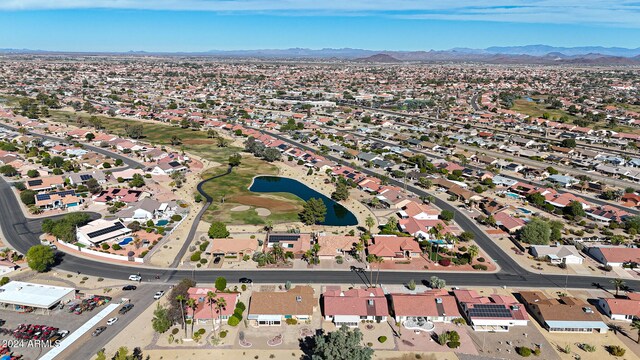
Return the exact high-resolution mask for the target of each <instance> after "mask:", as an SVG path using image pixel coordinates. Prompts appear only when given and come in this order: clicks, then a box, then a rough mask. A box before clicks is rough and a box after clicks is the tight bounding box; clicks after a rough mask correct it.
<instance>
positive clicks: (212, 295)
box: [207, 291, 218, 333]
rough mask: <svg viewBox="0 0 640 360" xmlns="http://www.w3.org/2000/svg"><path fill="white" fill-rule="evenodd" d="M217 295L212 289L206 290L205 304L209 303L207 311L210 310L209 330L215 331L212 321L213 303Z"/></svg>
mask: <svg viewBox="0 0 640 360" xmlns="http://www.w3.org/2000/svg"><path fill="white" fill-rule="evenodd" d="M217 297H218V295H217V294H216V293H214V292H213V291H207V305H209V311H210V312H211V332H212V333H215V330H216V327H215V321H213V305H214V304H215V303H216V298H217Z"/></svg>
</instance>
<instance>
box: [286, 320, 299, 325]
mask: <svg viewBox="0 0 640 360" xmlns="http://www.w3.org/2000/svg"><path fill="white" fill-rule="evenodd" d="M284 322H286V323H287V325H297V324H298V320H296V319H286V320H285V321H284Z"/></svg>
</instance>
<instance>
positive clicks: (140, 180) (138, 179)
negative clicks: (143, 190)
mask: <svg viewBox="0 0 640 360" xmlns="http://www.w3.org/2000/svg"><path fill="white" fill-rule="evenodd" d="M144 185H145V182H144V177H143V176H142V175H140V174H133V177H132V178H131V181H129V186H130V187H135V188H139V187H143V186H144Z"/></svg>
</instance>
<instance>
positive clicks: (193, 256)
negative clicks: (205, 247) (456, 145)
mask: <svg viewBox="0 0 640 360" xmlns="http://www.w3.org/2000/svg"><path fill="white" fill-rule="evenodd" d="M201 254H202V253H201V252H200V251H196V252H194V253H193V254H191V261H194V262H195V261H200V255H201Z"/></svg>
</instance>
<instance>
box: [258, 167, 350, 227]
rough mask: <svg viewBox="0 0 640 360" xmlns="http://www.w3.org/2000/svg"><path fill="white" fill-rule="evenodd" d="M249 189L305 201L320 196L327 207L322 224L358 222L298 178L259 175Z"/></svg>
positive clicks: (343, 208)
mask: <svg viewBox="0 0 640 360" xmlns="http://www.w3.org/2000/svg"><path fill="white" fill-rule="evenodd" d="M249 190H250V191H253V192H257V193H271V192H281V193H290V194H293V195H296V196H297V197H299V198H301V199H302V200H304V201H307V200H309V199H311V198H319V199H321V200H322V202H323V203H324V204H325V205H326V207H327V216H326V217H325V220H324V222H322V223H320V225H329V226H352V225H357V224H358V220H357V219H356V217H355V216H354V215H353V214H352V213H351V212H350V211H349V210H347V209H346V208H345V207H344V206H342V205H340V204H338V203H337V202H335V201H333V200H332V199H330V198H328V197H326V196H324V195H322V194H321V193H319V192H317V191H315V190H313V189H311V188H310V187H308V186H307V185H304V184H303V183H301V182H299V181H297V180H293V179H289V178H285V177H279V176H257V177H256V178H254V179H253V183H252V184H251V186H250V187H249Z"/></svg>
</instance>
